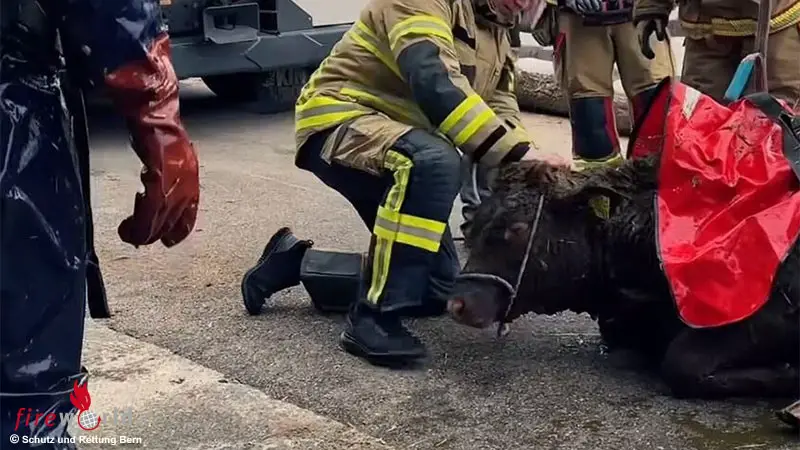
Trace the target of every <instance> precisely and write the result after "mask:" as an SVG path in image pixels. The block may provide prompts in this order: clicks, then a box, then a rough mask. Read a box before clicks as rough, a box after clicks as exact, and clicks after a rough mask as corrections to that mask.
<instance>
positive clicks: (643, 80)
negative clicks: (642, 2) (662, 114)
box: [553, 11, 673, 160]
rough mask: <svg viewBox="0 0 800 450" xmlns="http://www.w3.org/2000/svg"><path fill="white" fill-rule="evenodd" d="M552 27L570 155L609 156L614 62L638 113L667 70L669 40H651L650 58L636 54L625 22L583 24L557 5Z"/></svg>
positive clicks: (613, 139) (615, 137)
mask: <svg viewBox="0 0 800 450" xmlns="http://www.w3.org/2000/svg"><path fill="white" fill-rule="evenodd" d="M558 27H559V33H558V36H557V37H556V42H555V44H554V52H553V65H554V71H555V76H556V80H558V82H559V84H560V86H561V90H562V91H563V92H564V94H565V96H566V100H567V103H568V105H569V115H570V124H571V127H572V152H573V156H574V157H575V158H576V159H579V160H605V159H608V158H610V157H613V156H614V155H616V154H618V153H619V148H620V146H619V134H618V132H617V125H616V120H615V115H614V78H613V73H614V64H615V63H616V65H617V68H618V69H619V77H620V81H621V82H622V88H623V90H624V91H625V95H626V96H627V97H628V99H629V101H630V106H631V110H632V111H633V113H634V117H637V118H638V117H639V116H640V115H641V114H642V112H643V111H646V108H647V105H648V104H649V102H650V101H651V97H652V94H653V93H654V89H655V87H656V86H657V85H658V83H659V82H660V81H661V80H663V79H664V78H666V77H668V76H670V75H671V74H672V73H673V69H672V60H671V56H672V55H671V53H670V52H671V50H670V48H669V45H668V44H667V43H666V42H659V43H658V44H657V45H655V47H654V48H653V51H654V52H655V54H656V56H655V58H654V59H653V60H652V61H651V60H649V59H647V58H645V57H644V55H642V51H641V49H640V48H639V44H638V38H637V34H636V28H635V27H634V26H633V24H632V23H631V22H627V23H622V24H616V25H606V26H587V25H584V23H583V19H582V18H581V16H579V15H577V14H575V13H572V12H568V11H561V12H559V15H558ZM632 122H633V121H632Z"/></svg>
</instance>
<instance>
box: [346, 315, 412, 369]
mask: <svg viewBox="0 0 800 450" xmlns="http://www.w3.org/2000/svg"><path fill="white" fill-rule="evenodd" d="M339 342H340V344H341V346H342V348H343V349H344V350H345V351H346V352H348V353H350V354H351V355H354V356H358V357H359V358H364V359H365V360H367V361H368V362H369V363H370V364H373V365H376V366H385V367H402V366H408V365H411V364H413V363H415V362H417V361H418V360H420V359H422V358H425V357H426V356H427V355H428V352H427V350H426V348H425V344H423V343H422V341H421V340H419V338H417V337H416V336H415V335H414V334H412V333H411V331H409V330H408V328H406V327H405V326H404V325H403V323H402V321H401V318H400V316H397V315H393V314H392V315H389V314H379V313H377V312H375V311H374V310H372V309H371V308H370V307H369V306H366V305H363V304H361V303H357V304H355V305H354V306H353V308H352V309H351V310H350V313H349V314H348V316H347V324H346V327H345V330H344V331H343V332H342V334H341V336H340V338H339Z"/></svg>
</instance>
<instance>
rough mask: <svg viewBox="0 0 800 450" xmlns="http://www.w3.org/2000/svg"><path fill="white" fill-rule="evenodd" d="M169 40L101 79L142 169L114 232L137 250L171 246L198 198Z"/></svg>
mask: <svg viewBox="0 0 800 450" xmlns="http://www.w3.org/2000/svg"><path fill="white" fill-rule="evenodd" d="M169 45H170V43H169V38H168V37H167V36H166V35H163V36H161V37H160V38H159V39H157V40H156V41H155V42H154V44H153V47H152V48H151V49H150V51H149V53H148V55H147V57H146V58H145V59H144V60H142V61H136V62H133V63H130V64H127V65H125V66H123V67H121V68H119V69H117V70H115V71H114V72H112V73H110V74H108V75H107V76H106V78H105V83H106V87H107V88H108V89H107V90H108V93H109V95H110V96H111V98H112V99H113V100H114V105H115V106H116V109H117V111H118V112H119V113H120V114H122V115H123V116H124V117H125V119H126V123H127V125H128V130H129V132H130V136H131V146H132V147H133V150H134V151H135V152H136V155H137V156H138V157H139V159H140V160H141V161H142V164H143V165H144V167H143V169H142V174H141V180H142V184H144V193H137V194H136V200H135V202H134V206H133V215H131V216H130V217H128V218H127V219H125V220H123V221H122V223H121V224H120V225H119V228H118V230H117V232H118V233H119V236H120V238H121V239H122V240H123V241H125V242H127V243H129V244H132V245H134V246H136V247H138V246H140V245H149V244H152V243H155V242H156V241H159V240H160V241H161V242H162V243H163V244H164V245H165V246H167V247H172V246H173V245H176V244H178V243H179V242H181V241H182V240H184V239H185V238H186V237H187V236H188V235H189V234H190V233H191V232H192V230H193V229H194V225H195V221H196V220H197V207H198V203H199V200H200V180H199V167H198V166H199V164H198V160H197V154H196V153H195V150H194V147H193V146H192V142H191V141H190V140H189V136H188V134H187V133H186V130H185V129H184V127H183V124H182V123H181V120H180V112H179V100H178V79H177V77H176V75H175V71H174V69H173V66H172V61H171V60H170V53H169V51H170V47H169Z"/></svg>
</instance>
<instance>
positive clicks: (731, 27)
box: [634, 0, 800, 109]
mask: <svg viewBox="0 0 800 450" xmlns="http://www.w3.org/2000/svg"><path fill="white" fill-rule="evenodd" d="M635 2H636V4H635V8H634V22H635V23H636V24H637V29H638V32H639V42H640V45H641V48H642V52H643V53H644V54H645V55H646V56H648V57H652V51H651V49H650V43H651V42H655V41H658V40H661V41H664V40H666V38H667V35H666V27H667V23H668V21H669V15H670V13H671V12H672V8H673V6H674V0H635ZM678 14H679V18H680V23H681V28H682V29H683V32H684V34H685V36H686V38H685V41H684V45H685V53H684V59H683V73H682V74H681V82H682V83H685V84H687V85H689V86H691V87H693V88H695V89H697V90H698V91H700V92H702V93H704V94H706V95H709V96H710V97H712V98H714V100H716V101H718V102H723V101H724V95H725V90H726V89H727V88H728V85H729V84H730V82H731V79H733V75H734V73H736V68H737V67H738V65H739V62H740V61H741V60H742V58H743V57H744V56H746V55H747V54H749V53H752V52H753V49H754V46H755V33H756V23H757V19H758V3H757V2H754V1H746V0H737V1H736V2H734V1H732V0H702V2H701V1H700V0H686V1H685V2H684V3H681V4H680V6H679V10H678ZM771 17H772V18H771V20H770V29H769V33H770V35H769V47H768V49H767V55H766V66H767V86H768V88H769V93H770V94H771V95H772V96H773V97H775V98H778V99H781V100H785V101H787V102H788V104H789V106H790V107H792V106H794V109H797V108H798V106H800V105H799V103H800V56H798V55H800V0H774V1H773V2H772V14H771ZM652 37H655V39H653V38H652ZM751 86H752V85H751Z"/></svg>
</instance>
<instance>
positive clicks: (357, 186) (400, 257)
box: [298, 124, 461, 314]
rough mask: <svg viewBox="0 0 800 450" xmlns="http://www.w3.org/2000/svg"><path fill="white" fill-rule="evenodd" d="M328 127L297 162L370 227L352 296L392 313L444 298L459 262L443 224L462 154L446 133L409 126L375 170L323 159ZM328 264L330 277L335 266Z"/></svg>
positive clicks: (457, 185)
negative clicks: (439, 134)
mask: <svg viewBox="0 0 800 450" xmlns="http://www.w3.org/2000/svg"><path fill="white" fill-rule="evenodd" d="M342 126H347V125H346V124H345V125H342ZM331 134H332V132H330V131H328V132H322V133H318V134H317V135H315V136H312V137H311V138H310V139H309V140H308V141H307V143H306V144H305V145H304V146H303V148H302V149H301V150H300V151H301V152H302V153H304V154H303V155H302V158H301V160H302V162H301V163H300V164H298V166H300V167H301V168H303V169H305V170H309V171H310V172H312V173H314V174H315V175H316V176H317V178H319V179H320V180H321V181H322V182H323V183H325V184H326V185H327V186H328V187H330V188H332V189H334V190H336V191H337V192H339V193H340V194H341V195H342V196H344V197H345V198H346V199H347V200H348V201H349V202H350V204H351V205H352V206H353V208H354V209H355V210H356V212H357V213H358V215H359V216H360V217H361V220H362V221H363V222H364V224H365V225H366V226H367V228H368V229H369V230H370V231H371V232H372V236H371V239H370V244H369V252H368V256H367V267H366V270H365V271H364V273H363V274H362V277H363V287H362V289H361V292H358V293H357V294H356V293H354V294H356V295H357V296H358V298H357V299H353V300H354V301H360V302H363V303H365V304H366V305H368V306H370V307H372V308H373V309H375V310H378V311H380V312H396V313H398V314H405V313H406V312H407V311H412V310H418V309H419V308H424V307H426V304H427V303H430V302H437V303H440V304H441V305H442V306H443V305H444V303H445V302H446V299H447V296H448V295H449V293H450V291H451V290H452V288H453V286H454V285H455V278H456V275H457V274H458V271H459V269H460V267H459V263H458V256H457V254H456V248H455V243H454V242H453V238H452V234H451V231H450V228H449V226H448V219H449V217H450V212H451V210H452V207H453V202H454V201H455V198H456V196H457V195H458V192H459V188H460V187H461V185H460V181H461V176H460V169H461V157H460V155H459V154H458V152H457V151H456V150H455V148H454V147H453V146H452V145H451V144H450V143H449V142H447V141H445V140H444V139H442V138H439V137H437V136H434V135H432V134H430V133H428V132H426V131H423V130H418V129H414V130H411V131H409V132H407V133H406V134H405V135H403V136H401V137H400V138H399V139H398V140H397V141H396V142H395V143H394V145H393V146H392V150H390V151H389V152H388V154H387V156H386V159H385V164H384V165H385V167H386V170H385V173H384V175H383V176H375V175H373V174H371V173H368V172H365V171H361V170H357V169H355V168H351V167H347V166H344V165H342V164H340V163H337V162H335V161H333V162H331V163H329V162H327V161H325V160H324V159H323V158H322V156H321V153H322V148H323V146H324V145H325V141H326V139H328V137H329V136H330V135H331ZM336 134H337V135H340V133H336ZM334 152H335V149H334ZM353 259H354V258H351V260H353ZM331 272H332V274H331V280H332V281H333V280H334V279H335V278H336V276H335V273H333V272H338V270H337V269H335V268H334V269H331ZM317 279H318V282H317V289H319V274H317Z"/></svg>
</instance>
